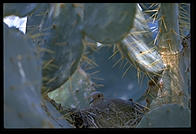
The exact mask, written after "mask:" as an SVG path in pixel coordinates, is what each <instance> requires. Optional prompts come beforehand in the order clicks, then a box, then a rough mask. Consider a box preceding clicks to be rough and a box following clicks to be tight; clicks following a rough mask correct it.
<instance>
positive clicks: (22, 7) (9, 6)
mask: <svg viewBox="0 0 196 134" xmlns="http://www.w3.org/2000/svg"><path fill="white" fill-rule="evenodd" d="M38 5H39V4H38V3H5V4H4V5H3V16H4V17H5V16H9V15H16V16H19V17H24V16H27V15H28V14H30V13H31V12H33V11H34V10H35V9H36V8H37V7H38Z"/></svg>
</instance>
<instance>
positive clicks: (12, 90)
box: [4, 24, 68, 128]
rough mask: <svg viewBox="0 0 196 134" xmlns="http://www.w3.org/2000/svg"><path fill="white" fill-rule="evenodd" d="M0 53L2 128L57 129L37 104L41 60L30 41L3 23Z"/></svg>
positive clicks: (40, 99)
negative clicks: (0, 56) (0, 55)
mask: <svg viewBox="0 0 196 134" xmlns="http://www.w3.org/2000/svg"><path fill="white" fill-rule="evenodd" d="M4 50H5V57H4V58H5V61H4V78H5V87H4V122H5V124H4V127H5V128H32V127H33V128H40V127H58V125H57V124H56V122H55V121H54V120H53V119H50V118H49V117H48V116H47V114H46V113H45V112H44V111H43V109H42V108H41V105H40V103H41V102H42V96H41V92H40V89H41V78H42V76H41V61H40V58H39V57H37V56H36V55H35V52H34V51H35V50H34V49H33V47H32V41H31V40H30V39H29V38H28V37H27V36H25V35H23V34H22V33H21V32H19V31H18V30H17V29H14V28H12V29H10V28H8V27H7V26H6V25H5V24H4ZM10 76H11V77H10ZM56 112H57V111H56ZM29 113H31V114H29ZM51 113H55V112H54V111H51ZM54 116H55V114H54ZM64 126H66V127H67V126H68V124H66V123H64Z"/></svg>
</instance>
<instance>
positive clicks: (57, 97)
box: [48, 68, 95, 108]
mask: <svg viewBox="0 0 196 134" xmlns="http://www.w3.org/2000/svg"><path fill="white" fill-rule="evenodd" d="M93 91H95V88H94V87H93V82H92V81H91V80H90V79H89V76H88V74H86V73H85V72H84V71H83V70H82V69H81V68H78V69H77V71H76V72H75V73H74V74H73V75H72V76H71V77H70V78H69V80H68V81H66V82H65V83H64V84H63V85H62V86H61V87H60V88H58V89H56V90H55V91H52V92H49V93H48V97H49V98H50V99H52V100H54V101H55V102H56V103H58V104H61V105H62V106H64V107H69V108H85V107H88V106H89V95H90V93H92V92H93Z"/></svg>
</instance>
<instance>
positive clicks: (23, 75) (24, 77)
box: [18, 62, 26, 83]
mask: <svg viewBox="0 0 196 134" xmlns="http://www.w3.org/2000/svg"><path fill="white" fill-rule="evenodd" d="M18 67H19V72H20V75H21V77H22V82H23V83H24V82H25V81H26V76H25V72H24V70H23V67H22V64H21V62H18Z"/></svg>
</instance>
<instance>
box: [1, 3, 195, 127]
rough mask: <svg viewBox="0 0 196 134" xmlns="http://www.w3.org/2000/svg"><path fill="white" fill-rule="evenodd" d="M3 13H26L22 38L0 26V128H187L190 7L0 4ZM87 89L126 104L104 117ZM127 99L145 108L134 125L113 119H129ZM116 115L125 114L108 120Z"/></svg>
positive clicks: (173, 5) (180, 4)
mask: <svg viewBox="0 0 196 134" xmlns="http://www.w3.org/2000/svg"><path fill="white" fill-rule="evenodd" d="M3 9H4V14H3V15H4V17H7V16H9V15H16V16H19V17H24V16H27V33H26V35H24V34H22V33H21V32H19V31H18V30H17V29H14V28H8V27H7V26H6V25H5V24H4V48H5V54H4V57H5V65H4V72H5V73H4V77H5V87H4V91H5V92H4V102H5V104H4V108H5V110H4V113H5V114H4V115H5V116H4V120H5V124H4V125H5V127H6V128H16V127H20V128H30V127H34V128H35V127H55V128H62V127H63V128H70V127H140V128H141V127H190V125H191V124H190V109H191V95H190V93H191V86H190V81H191V78H190V73H191V67H190V45H191V44H190V38H191V34H190V4H187V3H144V4H143V3H139V4H136V3H131V4H122V3H119V4H113V3H102V4H100V3H95V4H91V3H85V4H83V3H21V4H16V3H9V4H7V3H6V4H4V7H3ZM168 9H169V10H168ZM152 25H153V26H155V27H156V26H157V28H154V29H153V30H152V29H151V27H152ZM14 44H15V45H14ZM100 44H102V45H101V46H100ZM13 50H14V51H13ZM125 62H126V63H125ZM119 63H120V66H119V67H120V69H119V68H117V67H116V66H117V65H119ZM123 64H124V65H123ZM132 66H133V67H134V68H133V69H132V71H130V69H131V67H132ZM114 67H115V68H114ZM98 71H100V73H98ZM136 71H137V72H136ZM10 74H11V75H10ZM142 75H143V78H144V77H145V78H144V81H143V84H142V83H140V87H139V85H138V82H140V81H142V79H143V78H142ZM9 76H12V77H9ZM146 76H147V77H146ZM99 77H101V78H99ZM136 77H138V78H136ZM122 78H123V79H122ZM100 80H102V81H100ZM147 80H148V83H147ZM131 81H132V82H133V83H132V82H131ZM137 81H138V82H137ZM146 83H147V84H146ZM93 91H101V92H102V93H104V95H105V96H106V97H107V98H109V100H119V99H120V100H121V101H123V102H128V103H129V104H128V103H126V104H128V105H123V104H124V103H122V105H123V107H121V105H116V104H118V103H116V102H115V103H114V104H115V106H116V107H113V110H111V111H113V112H111V113H112V114H105V115H106V116H107V117H109V119H108V118H104V116H102V114H103V113H104V112H103V111H101V110H100V108H101V109H102V108H106V109H107V108H108V107H109V108H112V107H110V103H109V102H108V103H107V105H105V103H99V106H97V107H93V106H95V105H96V104H97V103H90V105H89V102H90V100H89V98H90V97H89V96H91V95H90V94H91V93H92V92H93ZM94 95H95V94H94ZM101 97H102V96H101ZM98 98H99V97H98ZM132 99H133V100H134V104H135V105H137V106H139V108H141V107H140V106H141V105H139V104H138V103H142V104H144V105H145V104H146V107H145V106H142V107H145V108H147V109H148V110H147V112H146V113H143V114H142V116H139V118H137V119H139V120H137V123H139V124H138V125H137V123H135V124H131V125H130V124H129V125H127V124H126V123H125V124H123V123H122V122H121V121H125V122H126V121H128V120H129V119H130V118H131V119H132V113H130V111H131V110H128V111H126V109H129V108H130V103H131V102H132ZM143 100H146V102H143ZM130 101H131V102H130ZM135 101H136V102H135ZM111 102H113V101H111ZM112 104H113V103H112ZM131 104H132V103H131ZM92 107H93V108H92ZM116 108H117V109H116ZM121 108H122V109H121ZM137 108H138V107H137ZM115 109H116V110H115ZM102 110H103V109H102ZM140 110H141V109H140ZM117 111H118V112H120V113H123V114H124V115H126V116H118V117H119V118H116V113H117ZM70 112H71V113H72V114H70ZM27 113H31V114H30V115H29V114H27ZM93 113H94V114H96V115H97V116H94V115H93ZM175 113H179V114H175ZM123 114H122V115H123ZM127 114H128V115H127ZM67 115H69V118H67ZM92 115H93V116H92ZM129 115H130V117H129ZM136 115H137V114H136ZM136 115H135V116H134V119H135V120H136V118H135V117H136ZM65 117H66V118H65ZM162 117H164V118H162ZM125 118H126V119H125ZM88 119H90V122H89V120H88ZM13 120H14V121H13ZM140 120H141V121H140ZM110 121H112V123H113V124H112V123H111V122H110ZM166 121H167V122H166ZM88 123H90V124H88ZM128 123H130V122H128ZM72 125H73V126H72ZM82 125H83V126H82Z"/></svg>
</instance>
